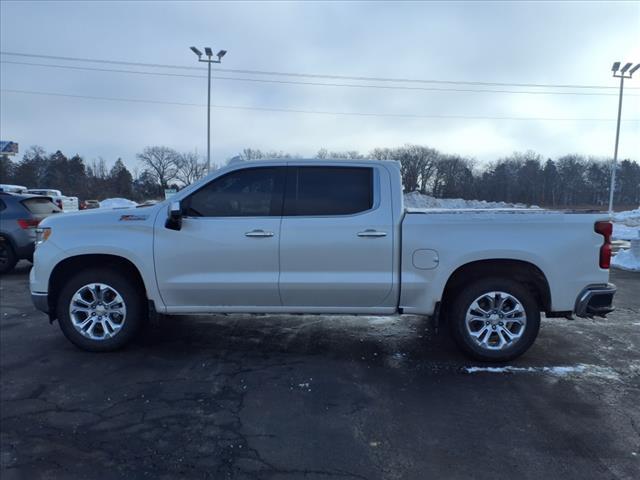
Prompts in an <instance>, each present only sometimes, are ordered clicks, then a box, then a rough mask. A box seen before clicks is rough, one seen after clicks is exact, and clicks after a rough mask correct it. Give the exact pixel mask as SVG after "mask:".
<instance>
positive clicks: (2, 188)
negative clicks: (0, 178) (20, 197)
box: [0, 183, 27, 193]
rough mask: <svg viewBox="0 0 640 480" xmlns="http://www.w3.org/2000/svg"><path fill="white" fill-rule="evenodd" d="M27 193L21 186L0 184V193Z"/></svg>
mask: <svg viewBox="0 0 640 480" xmlns="http://www.w3.org/2000/svg"><path fill="white" fill-rule="evenodd" d="M26 191H27V187H23V186H22V185H9V184H6V183H0V192H6V193H24V192H26Z"/></svg>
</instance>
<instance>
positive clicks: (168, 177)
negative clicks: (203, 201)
mask: <svg viewBox="0 0 640 480" xmlns="http://www.w3.org/2000/svg"><path fill="white" fill-rule="evenodd" d="M136 158H137V160H138V162H137V164H138V166H137V167H136V168H135V169H134V171H133V173H132V172H131V171H129V169H128V168H127V167H126V165H125V164H124V162H123V161H122V159H121V158H118V159H116V161H115V162H114V164H113V166H111V167H110V168H109V167H108V166H107V162H106V161H105V160H104V159H103V158H99V159H97V160H92V161H90V162H87V161H85V160H84V159H83V158H82V157H81V156H80V155H78V154H76V155H74V156H72V157H67V156H66V155H65V154H64V153H62V152H61V151H60V150H58V151H56V152H55V153H52V154H47V153H46V152H45V150H44V149H43V148H42V147H39V146H32V147H30V148H29V149H28V150H27V151H26V152H25V153H24V155H23V157H22V159H21V160H20V161H18V162H14V161H12V160H11V158H10V157H8V156H6V155H3V156H0V183H7V184H14V185H24V186H26V187H28V188H54V189H57V190H61V191H62V193H63V194H64V195H70V196H76V197H79V198H80V199H96V200H104V199H105V198H114V197H122V198H128V199H132V200H136V201H144V200H149V199H160V198H163V196H164V189H166V188H175V189H178V188H181V187H183V186H185V185H190V184H191V183H193V182H195V181H196V180H198V179H199V178H201V177H202V176H203V175H204V174H205V173H206V171H205V170H206V167H205V164H204V163H202V162H200V160H199V157H198V155H197V154H196V153H194V152H184V153H183V152H177V151H175V150H173V149H171V148H168V147H162V146H158V147H147V148H145V149H144V150H143V151H142V152H141V153H139V154H138V155H136Z"/></svg>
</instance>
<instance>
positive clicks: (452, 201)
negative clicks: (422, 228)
mask: <svg viewBox="0 0 640 480" xmlns="http://www.w3.org/2000/svg"><path fill="white" fill-rule="evenodd" d="M404 206H405V207H407V208H462V209H465V208H529V207H527V205H523V204H521V203H506V202H487V201H485V200H463V199H462V198H435V197H431V196H429V195H424V194H422V193H420V192H411V193H405V194H404ZM533 208H536V207H533Z"/></svg>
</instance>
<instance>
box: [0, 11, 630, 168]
mask: <svg viewBox="0 0 640 480" xmlns="http://www.w3.org/2000/svg"><path fill="white" fill-rule="evenodd" d="M0 9H1V15H0V17H1V29H0V35H1V36H0V40H1V43H2V50H5V51H22V52H30V53H41V54H48V55H65V56H78V57H95V58H107V59H116V60H129V61H141V62H149V63H166V64H180V65H192V66H195V65H197V64H196V62H195V57H194V56H193V54H192V53H191V52H189V51H188V47H189V46H190V45H198V46H205V45H211V46H212V47H213V48H214V49H215V48H225V49H227V50H228V51H229V53H228V55H227V57H226V58H225V59H224V66H225V67H226V68H234V69H255V70H276V71H289V72H307V73H329V74H340V75H353V76H376V77H406V78H427V79H451V80H465V81H468V80H472V81H473V80H478V81H495V82H507V83H568V84H596V85H609V86H616V85H617V83H616V82H615V80H614V79H612V78H611V77H610V73H609V67H610V64H611V62H612V61H613V60H618V59H619V60H623V61H636V60H637V61H640V48H639V47H638V46H639V45H640V29H639V28H638V27H639V26H640V3H637V2H636V3H633V2H621V3H613V2H607V3H595V2H584V3H579V2H567V3H516V2H513V3H480V2H470V3H442V4H440V3H399V2H393V3H383V2H372V3H364V2H351V3H338V2H335V3H332V2H327V3H308V2H305V3H284V2H281V3H280V2H278V3H266V2H256V3H252V2H245V3H219V2H216V3H186V2H179V3H169V2H155V3H151V2H141V3H116V2H113V3H111V2H104V3H97V2H86V3H80V2H69V3H64V2H61V3H59V2H41V3H29V2H2V4H0ZM3 59H5V60H18V61H21V60H22V61H24V59H18V58H17V57H11V58H9V57H3ZM57 63H63V62H57ZM107 68H108V67H107ZM219 75H227V76H232V74H223V73H220V74H219ZM236 76H237V75H236ZM252 77H253V78H256V77H255V76H252ZM264 78H268V77H264ZM639 78H640V77H639ZM319 81H324V82H327V80H319ZM0 82H1V84H2V88H3V89H20V90H35V91H44V92H59V93H68V94H74V95H88V96H104V97H120V98H140V99H149V100H161V101H173V102H185V103H196V104H202V103H205V102H206V80H205V79H199V78H195V79H194V78H165V77H152V76H138V75H127V74H118V73H105V72H89V71H70V70H62V69H45V68H39V67H30V66H22V65H11V64H2V66H1V76H0ZM638 82H639V80H634V81H633V82H630V83H629V84H628V86H629V87H636V88H638V87H640V83H638ZM626 92H627V93H629V94H635V95H638V96H635V97H632V96H630V95H629V96H627V97H626V98H625V104H624V112H623V114H624V118H626V119H632V118H635V119H638V118H640V89H638V90H632V89H629V90H626ZM609 93H616V92H615V90H612V91H610V92H609ZM1 100H2V102H1V108H0V128H1V130H2V137H3V139H7V140H15V141H18V142H20V144H21V146H22V148H23V149H24V148H26V147H27V146H28V145H31V144H40V145H42V146H44V147H45V148H46V149H47V150H55V149H62V150H63V151H65V152H66V153H69V154H73V153H76V152H77V153H80V154H82V155H83V156H85V158H87V159H92V158H96V157H98V156H102V157H104V158H106V159H108V160H109V161H111V162H112V161H114V160H115V158H117V157H122V158H123V159H124V160H125V162H127V163H128V164H129V165H130V166H133V165H134V164H135V153H136V152H138V151H140V150H142V148H144V146H146V145H150V144H163V145H168V146H171V147H174V148H177V149H181V150H194V149H198V151H199V152H200V153H204V152H205V150H206V136H205V135H206V131H205V113H206V112H205V109H204V108H201V107H190V106H169V105H152V104H141V103H121V102H108V101H98V100H85V99H76V98H63V97H47V96H29V95H21V94H15V93H3V94H2V98H1ZM213 102H214V103H216V104H224V105H241V106H255V107H267V108H285V109H302V110H313V111H318V110H323V111H341V112H369V113H403V114H415V115H450V114H453V115H470V116H512V117H551V118H567V117H568V118H615V115H616V107H617V98H616V97H615V96H606V97H598V96H569V95H567V96H556V95H553V96H551V95H549V96H547V95H516V94H489V93H468V92H467V93H466V92H428V91H403V90H382V89H353V88H338V87H324V86H303V85H271V84H263V83H251V82H238V81H228V80H219V81H215V82H214V95H213ZM212 118H213V139H214V162H217V163H221V162H223V161H224V159H226V158H228V157H230V156H232V155H234V154H236V153H237V152H238V151H239V150H241V149H242V148H244V147H255V148H262V149H283V150H288V151H292V152H297V153H300V154H302V155H313V154H314V153H315V152H316V151H317V150H318V149H319V148H321V147H326V148H328V149H358V150H361V151H368V150H369V149H371V148H374V147H379V146H394V145H400V144H403V143H421V144H427V145H430V146H433V147H436V148H439V149H441V150H443V151H447V152H452V153H453V152H457V153H462V154H464V155H468V156H470V157H474V158H476V159H478V160H479V161H481V162H483V161H490V160H492V159H495V158H497V157H499V156H502V155H507V154H509V153H511V152H512V151H514V150H526V149H533V150H536V151H538V152H540V153H541V154H543V155H545V156H552V157H553V156H558V155H561V154H564V153H569V152H577V153H583V154H586V155H596V156H610V155H611V154H612V150H613V135H614V131H615V123H614V122H591V121H571V122H569V121H562V122H561V121H519V120H477V119H426V118H420V119H417V118H388V117H380V118H379V117H352V116H328V115H311V114H294V113H281V112H266V111H249V110H229V109H214V110H213V111H212ZM638 138H640V122H625V123H624V124H623V129H622V132H621V144H620V154H621V156H623V157H634V158H638V157H639V156H640V155H638V154H639V153H640V142H638Z"/></svg>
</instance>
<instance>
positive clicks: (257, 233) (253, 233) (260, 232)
mask: <svg viewBox="0 0 640 480" xmlns="http://www.w3.org/2000/svg"><path fill="white" fill-rule="evenodd" d="M244 236H245V237H273V232H265V231H264V230H251V231H250V232H247V233H245V234H244Z"/></svg>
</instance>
